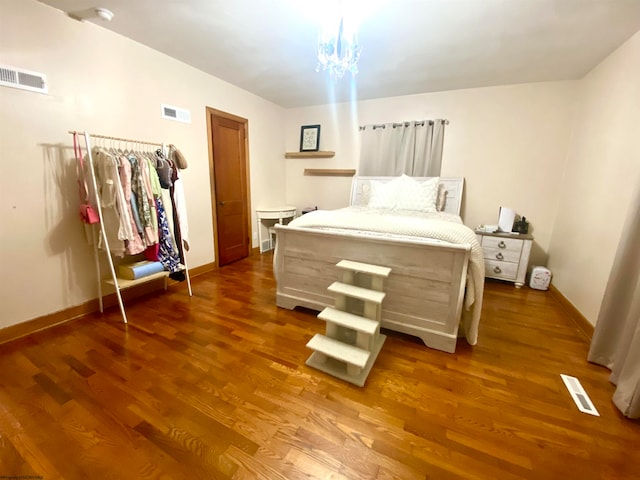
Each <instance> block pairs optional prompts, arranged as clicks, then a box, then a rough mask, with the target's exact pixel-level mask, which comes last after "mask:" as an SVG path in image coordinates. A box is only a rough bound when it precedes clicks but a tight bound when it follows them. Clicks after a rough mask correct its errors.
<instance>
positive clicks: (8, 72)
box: [0, 65, 49, 93]
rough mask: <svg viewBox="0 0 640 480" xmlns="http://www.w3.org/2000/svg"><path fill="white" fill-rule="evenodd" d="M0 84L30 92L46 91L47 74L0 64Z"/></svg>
mask: <svg viewBox="0 0 640 480" xmlns="http://www.w3.org/2000/svg"><path fill="white" fill-rule="evenodd" d="M0 85H4V86H5V87H13V88H20V89H22V90H29V91H30V92H38V93H48V92H49V90H48V88H47V76H46V75H44V74H43V73H38V72H31V71H29V70H24V69H22V68H15V67H10V66H8V65H0Z"/></svg>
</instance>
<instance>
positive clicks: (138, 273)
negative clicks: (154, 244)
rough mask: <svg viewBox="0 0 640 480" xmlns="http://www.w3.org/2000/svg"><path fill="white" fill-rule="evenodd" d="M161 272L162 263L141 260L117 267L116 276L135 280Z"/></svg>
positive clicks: (162, 268)
mask: <svg viewBox="0 0 640 480" xmlns="http://www.w3.org/2000/svg"><path fill="white" fill-rule="evenodd" d="M163 270H164V266H163V265H162V263H160V262H150V261H148V260H143V261H141V262H135V263H127V264H122V265H119V266H118V276H119V277H120V278H124V279H127V280H137V279H138V278H142V277H148V276H149V275H153V274H154V273H159V272H162V271H163Z"/></svg>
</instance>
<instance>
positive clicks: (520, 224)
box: [512, 217, 529, 233]
mask: <svg viewBox="0 0 640 480" xmlns="http://www.w3.org/2000/svg"><path fill="white" fill-rule="evenodd" d="M512 232H518V233H529V222H527V217H522V218H521V219H520V220H518V221H517V222H516V223H515V224H514V225H513V230H512Z"/></svg>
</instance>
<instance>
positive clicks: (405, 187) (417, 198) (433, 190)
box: [395, 175, 440, 212]
mask: <svg viewBox="0 0 640 480" xmlns="http://www.w3.org/2000/svg"><path fill="white" fill-rule="evenodd" d="M400 181H401V183H400V194H399V195H398V200H397V202H396V206H395V208H396V209H397V210H418V211H420V212H435V211H436V197H437V196H438V183H439V181H440V178H439V177H433V178H430V179H429V180H424V181H420V182H418V181H416V180H414V179H413V178H411V177H408V176H407V175H403V176H402V177H400Z"/></svg>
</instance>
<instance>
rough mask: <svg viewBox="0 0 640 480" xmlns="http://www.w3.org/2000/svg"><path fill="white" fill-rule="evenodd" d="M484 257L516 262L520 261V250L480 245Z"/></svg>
mask: <svg viewBox="0 0 640 480" xmlns="http://www.w3.org/2000/svg"><path fill="white" fill-rule="evenodd" d="M482 251H483V252H484V258H486V259H487V260H500V261H503V262H513V263H518V262H519V261H520V250H506V249H500V248H491V247H485V246H484V245H483V246H482Z"/></svg>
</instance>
